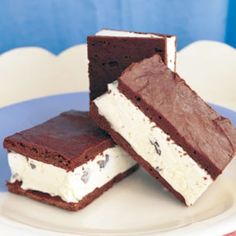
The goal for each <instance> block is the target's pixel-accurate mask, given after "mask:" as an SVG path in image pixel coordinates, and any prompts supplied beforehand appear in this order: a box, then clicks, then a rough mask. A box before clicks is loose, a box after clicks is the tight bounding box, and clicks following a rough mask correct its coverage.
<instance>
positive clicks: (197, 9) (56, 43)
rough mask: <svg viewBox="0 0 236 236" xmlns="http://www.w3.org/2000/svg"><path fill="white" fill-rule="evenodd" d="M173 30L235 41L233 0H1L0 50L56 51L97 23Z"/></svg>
mask: <svg viewBox="0 0 236 236" xmlns="http://www.w3.org/2000/svg"><path fill="white" fill-rule="evenodd" d="M103 27H107V28H116V29H126V30H136V31H150V32H160V33H170V34H176V35H177V36H178V49H180V48H182V47H184V46H185V45H187V44H189V43H191V42H193V41H196V40H200V39H212V40H217V41H222V42H226V43H228V44H230V45H232V46H234V47H236V1H235V0H0V53H2V52H5V51H7V50H9V49H12V48H15V47H21V46H40V47H44V48H47V49H48V50H50V51H51V52H54V53H55V54H57V53H60V52H61V51H62V50H64V49H65V48H68V47H71V46H73V45H75V44H79V43H84V42H86V36H87V35H89V34H94V33H95V32H96V31H98V30H99V29H101V28H103Z"/></svg>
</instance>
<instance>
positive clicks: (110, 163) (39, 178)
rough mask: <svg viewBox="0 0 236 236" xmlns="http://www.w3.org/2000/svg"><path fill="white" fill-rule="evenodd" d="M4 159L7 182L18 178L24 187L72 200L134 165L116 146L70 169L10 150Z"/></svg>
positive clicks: (76, 199)
mask: <svg viewBox="0 0 236 236" xmlns="http://www.w3.org/2000/svg"><path fill="white" fill-rule="evenodd" d="M8 162H9V165H10V168H11V173H12V177H11V180H10V182H11V183H14V182H15V181H16V180H18V181H22V185H21V188H22V189H24V190H37V191H40V192H44V193H48V194H50V195H51V196H60V197H61V198H62V199H63V200H64V201H65V202H74V203H76V202H79V200H81V199H82V198H83V197H84V196H86V195H87V194H89V193H91V192H93V191H94V190H95V189H96V188H99V187H102V186H103V185H104V184H106V183H107V182H109V181H110V180H111V179H113V178H114V177H115V176H117V175H118V174H120V173H123V172H125V171H127V170H128V169H130V168H131V167H132V166H134V165H135V162H134V161H133V160H132V159H131V158H130V157H129V156H128V154H127V153H126V152H124V151H123V150H122V149H121V148H120V147H118V146H115V147H112V148H108V149H106V150H105V151H104V152H103V153H101V154H99V155H97V156H96V157H95V159H94V160H91V161H88V162H87V163H85V164H83V165H81V166H79V167H77V168H75V169H74V171H70V172H67V171H66V170H64V169H62V168H59V167H56V166H53V165H51V164H46V163H43V162H40V161H36V160H33V159H31V158H27V157H25V156H23V155H20V154H18V153H13V152H10V153H9V154H8Z"/></svg>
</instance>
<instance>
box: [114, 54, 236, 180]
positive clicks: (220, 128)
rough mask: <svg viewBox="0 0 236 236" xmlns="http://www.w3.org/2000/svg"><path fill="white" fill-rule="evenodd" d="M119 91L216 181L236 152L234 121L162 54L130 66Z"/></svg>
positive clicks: (121, 80) (121, 78)
mask: <svg viewBox="0 0 236 236" xmlns="http://www.w3.org/2000/svg"><path fill="white" fill-rule="evenodd" d="M118 88H119V90H120V91H121V92H122V93H123V94H124V95H125V96H126V97H127V98H128V99H130V100H131V101H132V102H133V103H134V104H135V105H136V106H138V107H139V108H140V109H141V110H142V111H143V112H144V114H145V115H147V116H148V117H149V118H150V119H151V120H152V121H154V122H155V123H156V124H157V126H159V127H160V128H161V129H163V131H164V132H166V133H167V134H169V135H170V137H171V138H172V139H173V140H174V141H175V142H176V143H177V144H179V145H180V146H182V147H183V149H185V151H186V152H187V153H188V154H189V155H190V156H191V157H192V158H193V159H194V160H195V161H196V162H197V163H199V164H200V165H201V166H202V167H203V168H204V169H206V170H207V171H208V173H209V174H210V175H211V176H212V177H213V178H216V177H217V176H218V175H219V174H220V173H221V172H222V170H223V169H224V168H225V166H226V165H227V164H228V163H229V162H230V160H231V159H232V158H233V156H234V155H235V153H236V130H235V128H234V127H233V126H232V124H231V122H230V120H228V119H226V118H224V117H222V116H220V115H219V114H218V113H217V112H216V111H214V110H213V109H212V108H211V107H210V106H209V105H208V104H206V103H205V102H204V101H203V100H202V99H201V98H200V97H199V96H198V95H197V94H196V93H195V92H194V91H193V90H192V89H191V88H190V87H189V86H188V85H187V84H186V83H185V81H184V80H183V79H181V78H180V77H179V75H178V74H176V73H174V72H172V71H171V70H169V69H168V68H167V67H166V65H165V64H164V63H163V62H162V60H161V57H160V56H159V55H154V56H153V57H151V58H148V59H144V60H143V61H141V62H138V63H134V64H132V65H131V66H129V67H128V68H127V69H126V70H125V71H124V72H123V73H122V75H121V77H120V78H119V87H118Z"/></svg>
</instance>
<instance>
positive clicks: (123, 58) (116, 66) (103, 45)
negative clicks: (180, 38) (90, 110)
mask: <svg viewBox="0 0 236 236" xmlns="http://www.w3.org/2000/svg"><path fill="white" fill-rule="evenodd" d="M87 41H88V42H87V44H88V58H89V78H90V98H91V99H94V98H96V97H97V96H100V95H102V94H103V93H104V92H105V91H107V84H108V83H111V82H113V81H115V80H117V78H118V77H119V76H120V75H121V73H122V71H123V70H124V69H125V68H127V67H128V66H129V65H130V64H131V63H133V62H138V61H140V60H142V59H144V58H148V57H151V56H153V55H154V54H155V53H158V54H159V55H160V56H161V58H162V60H163V61H164V63H165V64H166V65H167V66H168V67H169V68H170V69H171V70H173V71H174V70H175V57H176V37H175V36H174V35H164V34H155V33H137V32H126V31H118V30H101V31H99V32H98V33H97V34H96V35H93V36H89V37H88V40H87Z"/></svg>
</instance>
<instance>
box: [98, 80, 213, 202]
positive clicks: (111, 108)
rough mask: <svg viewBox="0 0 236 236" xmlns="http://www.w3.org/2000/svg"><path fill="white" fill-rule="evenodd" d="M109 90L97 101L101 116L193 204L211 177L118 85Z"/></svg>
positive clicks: (111, 85)
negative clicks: (120, 89)
mask: <svg viewBox="0 0 236 236" xmlns="http://www.w3.org/2000/svg"><path fill="white" fill-rule="evenodd" d="M108 89H109V91H110V93H106V94H104V95H102V96H101V97H98V98H96V99H95V100H94V102H95V104H96V106H97V107H98V112H99V114H100V115H102V116H104V117H105V118H106V120H107V121H108V122H109V123H110V124H111V127H112V129H113V130H115V131H116V132H118V133H119V134H120V135H121V136H122V137H123V138H124V139H125V140H126V141H127V142H128V143H129V144H130V145H131V147H132V148H133V149H134V151H135V152H136V153H137V154H138V155H140V156H141V157H142V158H143V159H144V160H145V161H147V162H148V163H149V164H150V165H151V166H152V167H153V168H154V169H155V170H156V171H157V172H159V174H160V175H161V176H162V177H163V178H164V179H165V180H166V181H167V182H168V183H169V184H170V185H171V186H172V188H173V189H174V190H175V191H176V192H179V193H180V194H181V195H182V196H183V197H184V199H185V201H186V204H187V205H188V206H189V205H192V204H193V203H194V202H195V201H196V200H197V199H198V198H199V197H200V196H201V194H202V193H203V192H204V191H205V190H206V189H207V188H208V186H209V185H210V184H211V183H212V182H213V180H212V178H211V176H210V175H209V174H208V173H207V172H206V171H205V170H204V169H202V168H201V167H200V166H199V165H198V164H197V163H196V162H195V161H194V160H193V159H192V158H191V157H190V156H189V155H187V153H186V152H185V151H184V150H183V149H182V147H180V146H179V145H177V144H176V143H175V142H174V141H173V140H171V139H170V137H169V136H168V135H167V134H166V133H164V132H163V131H162V130H161V129H160V128H158V127H157V126H156V124H155V123H154V122H152V121H151V120H150V119H149V118H148V117H147V116H146V115H145V114H144V113H143V112H142V111H141V110H139V109H138V108H137V107H136V106H135V105H134V104H133V103H132V102H131V101H130V100H129V99H127V98H126V97H125V96H124V95H123V94H122V93H121V92H120V91H119V90H118V89H117V82H114V83H113V84H109V88H108Z"/></svg>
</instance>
